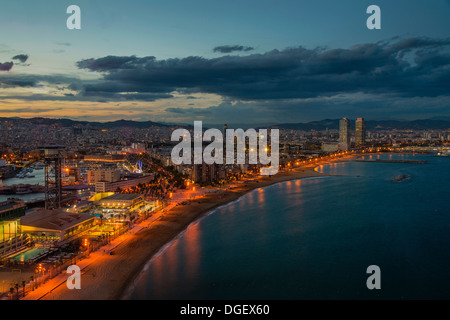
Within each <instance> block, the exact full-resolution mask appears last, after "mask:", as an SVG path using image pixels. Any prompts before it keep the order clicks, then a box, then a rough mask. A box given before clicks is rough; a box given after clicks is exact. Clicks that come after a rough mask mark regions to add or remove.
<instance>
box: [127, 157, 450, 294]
mask: <svg viewBox="0 0 450 320" xmlns="http://www.w3.org/2000/svg"><path fill="white" fill-rule="evenodd" d="M378 157H379V158H382V159H415V160H426V161H427V164H416V163H368V162H343V163H334V164H329V165H325V166H323V167H320V168H318V170H319V171H321V172H323V173H325V174H330V175H333V176H330V177H323V178H322V177H321V178H310V179H302V180H296V181H289V182H283V183H279V184H276V185H272V186H269V187H266V188H261V189H256V190H254V191H252V192H250V193H248V194H246V195H244V196H243V197H242V198H240V199H239V201H236V202H234V203H232V204H230V205H227V206H223V207H221V208H218V209H216V210H215V211H213V212H211V214H209V215H207V216H206V217H204V218H203V219H201V220H200V221H197V222H195V223H193V224H192V225H191V226H190V227H189V228H188V229H187V230H186V231H185V232H184V233H183V235H181V236H180V237H179V238H178V239H177V240H175V241H173V242H172V244H171V245H170V246H167V247H166V248H165V250H164V251H163V252H160V254H159V255H158V256H157V257H155V258H153V259H152V260H151V262H149V263H148V265H147V266H146V268H145V270H144V271H142V273H141V274H140V275H139V276H138V277H137V278H136V280H135V282H134V284H133V286H132V287H131V289H130V290H129V291H128V296H127V298H130V299H449V298H450V273H449V271H448V270H449V266H450V249H449V248H450V209H449V208H450V207H449V190H450V157H433V156H431V155H382V156H378ZM401 174H403V175H407V176H409V178H408V179H405V180H402V181H400V182H393V181H391V180H392V179H393V178H395V177H396V176H398V175H401ZM371 265H377V266H379V267H380V270H381V278H380V280H381V289H380V290H369V289H368V287H367V285H366V281H367V279H368V277H369V276H370V274H368V273H367V268H368V267H369V266H371Z"/></svg>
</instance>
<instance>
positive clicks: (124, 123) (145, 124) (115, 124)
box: [0, 117, 169, 129]
mask: <svg viewBox="0 0 450 320" xmlns="http://www.w3.org/2000/svg"><path fill="white" fill-rule="evenodd" d="M0 121H9V122H16V123H22V124H25V123H27V124H30V125H49V126H51V125H58V126H61V127H76V126H83V127H85V126H90V127H94V128H99V129H113V128H122V127H132V128H137V129H144V128H149V127H152V126H157V127H167V126H169V125H167V124H162V123H158V122H153V121H132V120H123V119H122V120H117V121H109V122H91V121H77V120H71V119H51V118H29V119H25V118H17V117H14V118H5V117H0Z"/></svg>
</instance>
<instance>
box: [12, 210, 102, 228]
mask: <svg viewBox="0 0 450 320" xmlns="http://www.w3.org/2000/svg"><path fill="white" fill-rule="evenodd" d="M89 219H94V217H93V216H91V215H88V214H77V213H67V212H65V211H62V210H47V209H37V210H34V211H32V212H30V213H27V215H25V216H23V217H22V218H20V222H21V224H22V225H23V226H29V227H35V228H42V229H52V230H65V229H68V228H71V227H73V226H75V225H77V224H80V223H82V222H84V221H87V220H89Z"/></svg>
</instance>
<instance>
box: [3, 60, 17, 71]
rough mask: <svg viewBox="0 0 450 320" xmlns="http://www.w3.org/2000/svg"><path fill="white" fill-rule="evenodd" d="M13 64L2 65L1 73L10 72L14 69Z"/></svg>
mask: <svg viewBox="0 0 450 320" xmlns="http://www.w3.org/2000/svg"><path fill="white" fill-rule="evenodd" d="M13 65H14V63H13V62H4V63H0V71H9V70H11V68H12V67H13Z"/></svg>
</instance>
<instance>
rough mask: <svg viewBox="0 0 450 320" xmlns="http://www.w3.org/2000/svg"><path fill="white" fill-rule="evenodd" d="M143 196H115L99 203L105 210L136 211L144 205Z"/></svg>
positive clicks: (119, 194) (118, 194)
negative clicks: (121, 209) (135, 209)
mask: <svg viewBox="0 0 450 320" xmlns="http://www.w3.org/2000/svg"><path fill="white" fill-rule="evenodd" d="M143 201H144V195H142V194H121V193H117V194H113V195H110V196H108V197H105V198H103V199H100V200H99V201H98V205H100V206H101V207H103V208H123V209H129V210H130V209H134V208H137V207H139V206H140V205H142V204H143Z"/></svg>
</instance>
